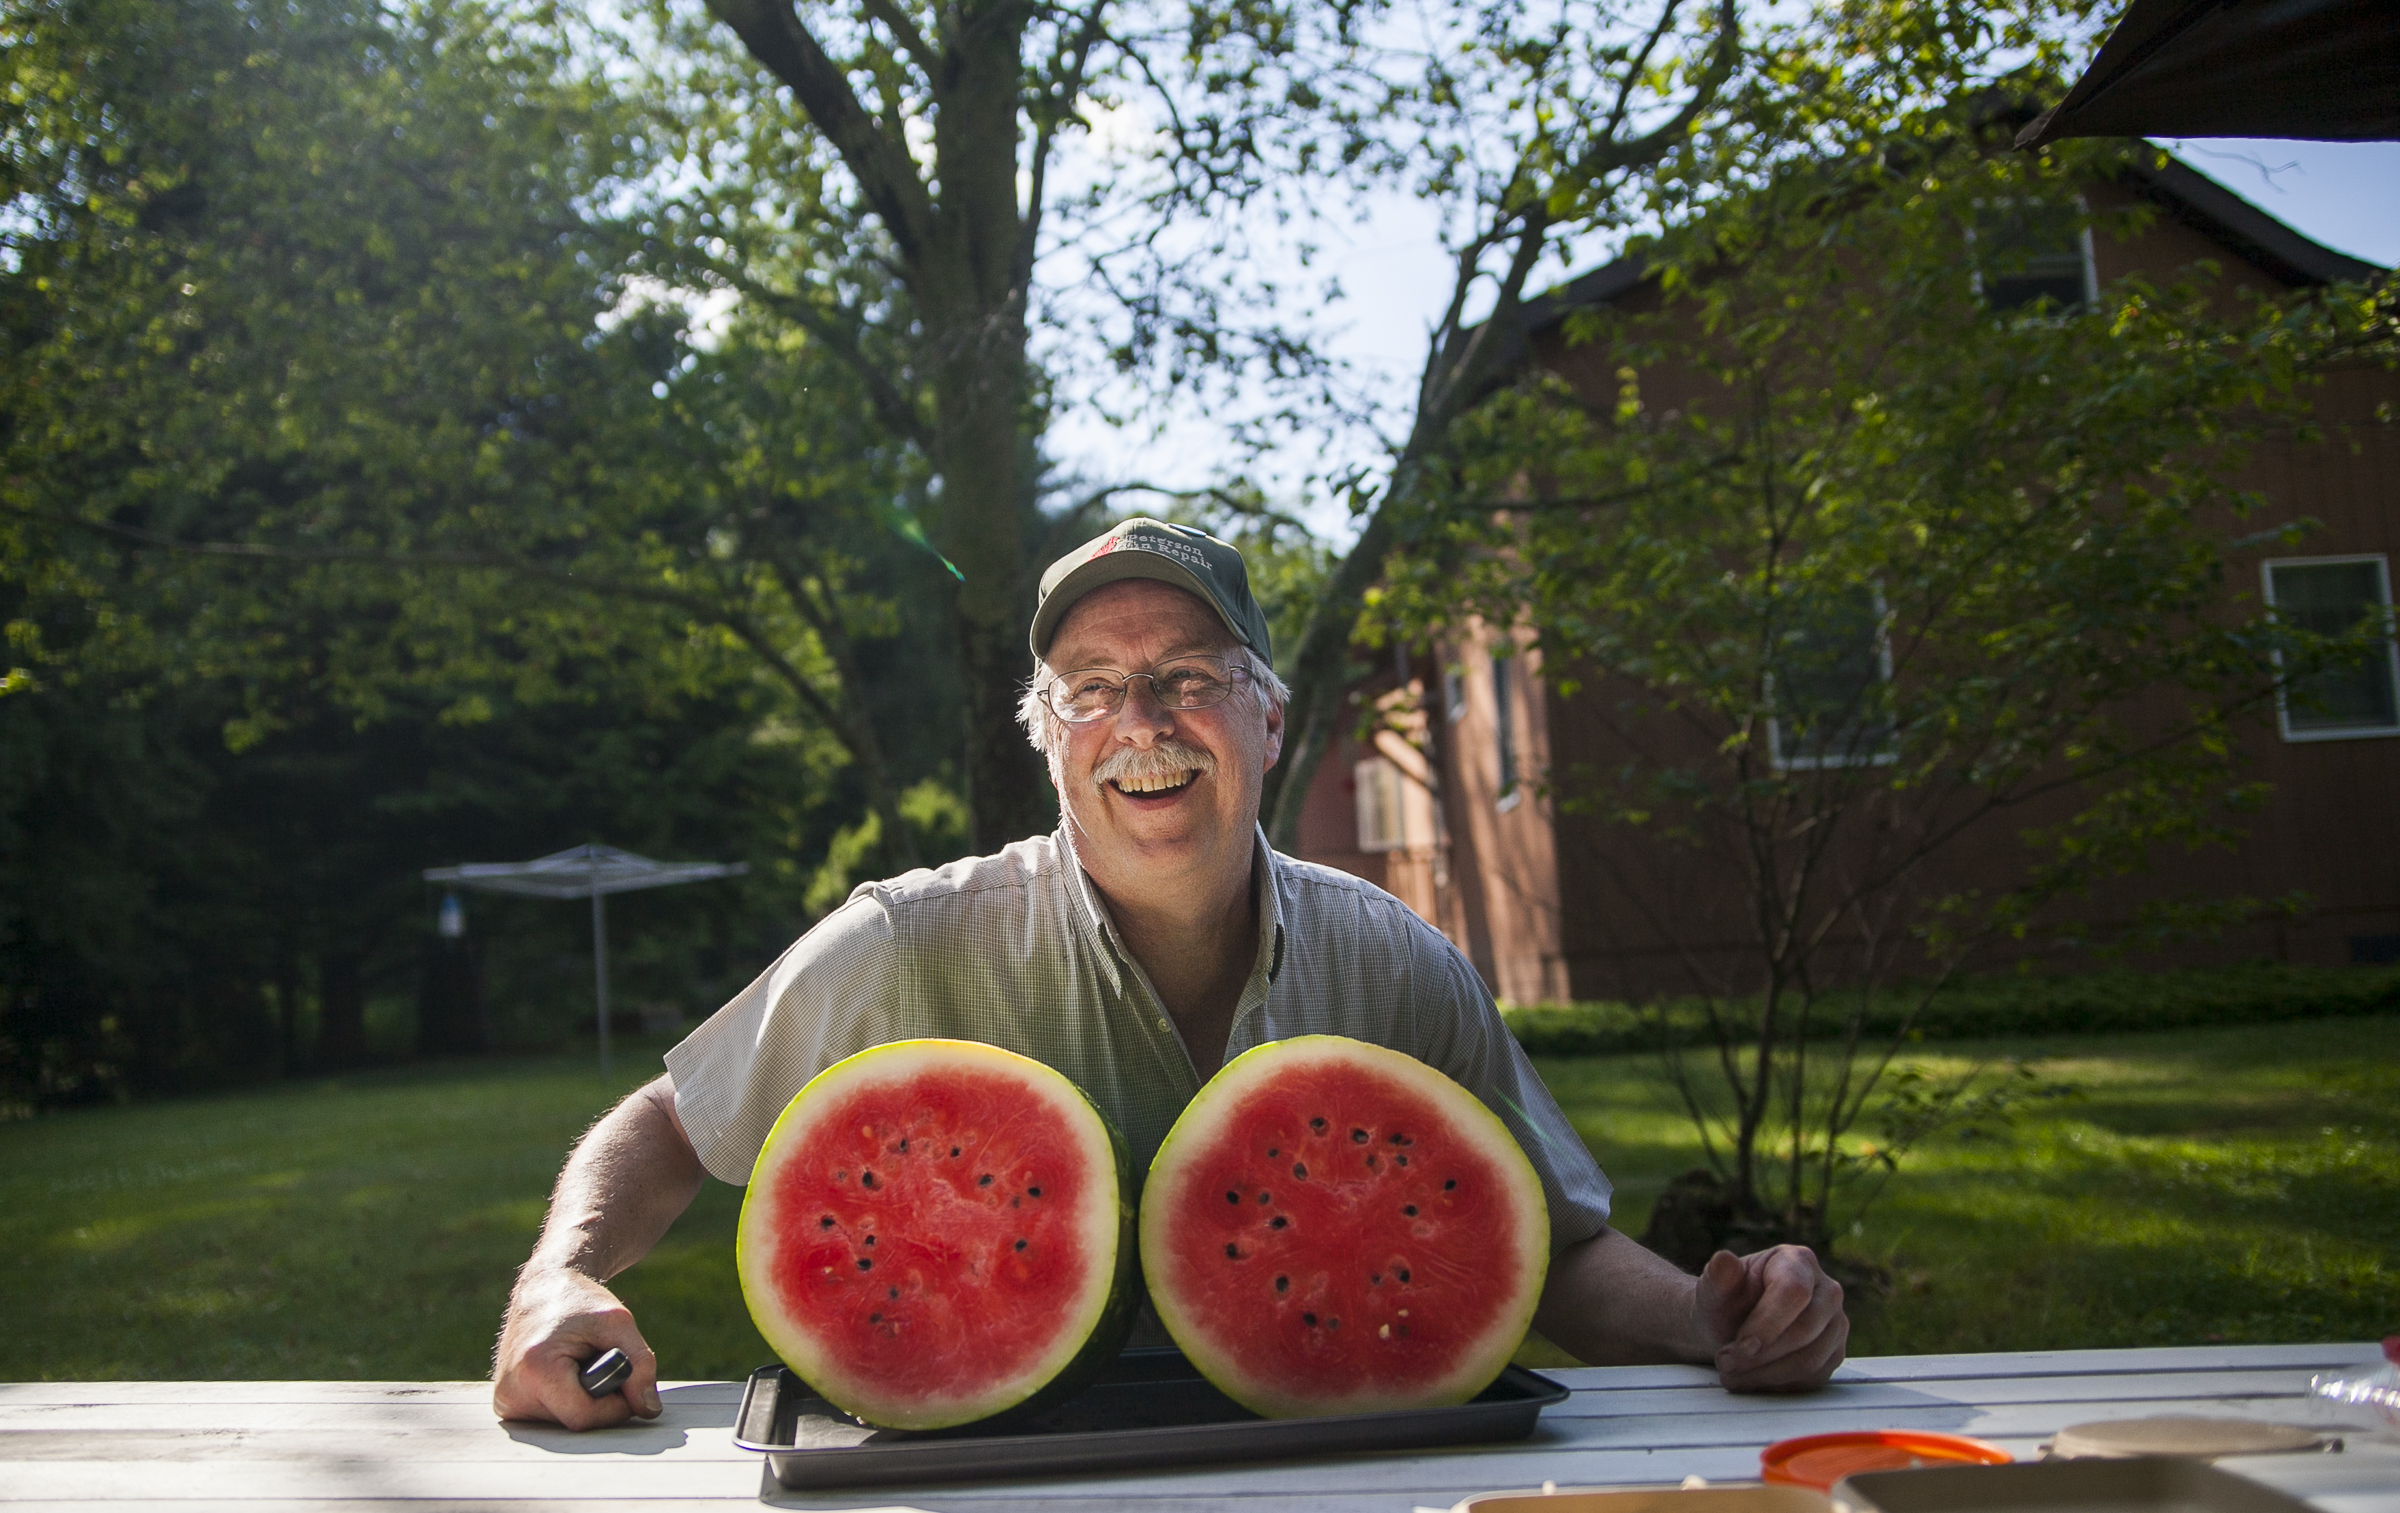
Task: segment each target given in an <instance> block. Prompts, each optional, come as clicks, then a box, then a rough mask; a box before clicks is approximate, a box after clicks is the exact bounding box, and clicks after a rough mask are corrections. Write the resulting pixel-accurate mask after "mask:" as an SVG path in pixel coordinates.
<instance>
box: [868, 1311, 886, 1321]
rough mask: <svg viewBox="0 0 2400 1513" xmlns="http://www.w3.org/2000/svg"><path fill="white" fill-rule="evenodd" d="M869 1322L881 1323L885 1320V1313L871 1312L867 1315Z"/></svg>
mask: <svg viewBox="0 0 2400 1513" xmlns="http://www.w3.org/2000/svg"><path fill="white" fill-rule="evenodd" d="M867 1322H868V1323H870V1324H880V1323H882V1322H883V1315H882V1314H880V1313H870V1314H868V1315H867Z"/></svg>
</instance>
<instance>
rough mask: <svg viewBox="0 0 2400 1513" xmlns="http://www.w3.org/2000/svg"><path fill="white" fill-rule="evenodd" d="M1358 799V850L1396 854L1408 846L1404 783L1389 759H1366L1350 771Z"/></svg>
mask: <svg viewBox="0 0 2400 1513" xmlns="http://www.w3.org/2000/svg"><path fill="white" fill-rule="evenodd" d="M1350 774H1351V777H1352V778H1353V779H1354V780H1355V782H1354V786H1355V788H1356V789H1357V798H1358V849H1359V850H1361V851H1399V850H1402V849H1404V848H1405V847H1406V846H1407V845H1408V792H1407V789H1406V788H1405V787H1404V786H1402V785H1404V784H1405V783H1407V781H1408V779H1407V778H1406V777H1404V776H1403V775H1402V774H1401V771H1400V769H1399V768H1398V767H1395V766H1393V765H1392V762H1391V759H1390V758H1389V757H1379V756H1376V757H1369V758H1367V759H1366V760H1365V761H1363V762H1360V763H1359V764H1358V765H1357V766H1355V767H1353V768H1351V769H1350Z"/></svg>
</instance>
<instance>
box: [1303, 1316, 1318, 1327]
mask: <svg viewBox="0 0 2400 1513" xmlns="http://www.w3.org/2000/svg"><path fill="white" fill-rule="evenodd" d="M1300 1322H1301V1323H1303V1324H1306V1325H1307V1326H1308V1327H1309V1328H1311V1329H1314V1328H1316V1327H1317V1316H1316V1315H1315V1314H1313V1313H1304V1314H1302V1315H1300Z"/></svg>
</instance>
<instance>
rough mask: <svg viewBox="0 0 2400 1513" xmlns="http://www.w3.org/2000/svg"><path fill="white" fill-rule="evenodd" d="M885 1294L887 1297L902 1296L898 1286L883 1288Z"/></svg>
mask: <svg viewBox="0 0 2400 1513" xmlns="http://www.w3.org/2000/svg"><path fill="white" fill-rule="evenodd" d="M883 1295H884V1296H885V1297H887V1298H897V1297H899V1296H900V1289H899V1288H897V1287H887V1288H885V1289H884V1290H883Z"/></svg>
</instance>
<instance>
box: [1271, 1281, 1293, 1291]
mask: <svg viewBox="0 0 2400 1513" xmlns="http://www.w3.org/2000/svg"><path fill="white" fill-rule="evenodd" d="M1291 1285H1292V1279H1291V1278H1290V1277H1277V1278H1276V1279H1275V1290H1276V1291H1277V1292H1285V1291H1288V1290H1290V1288H1291Z"/></svg>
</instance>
